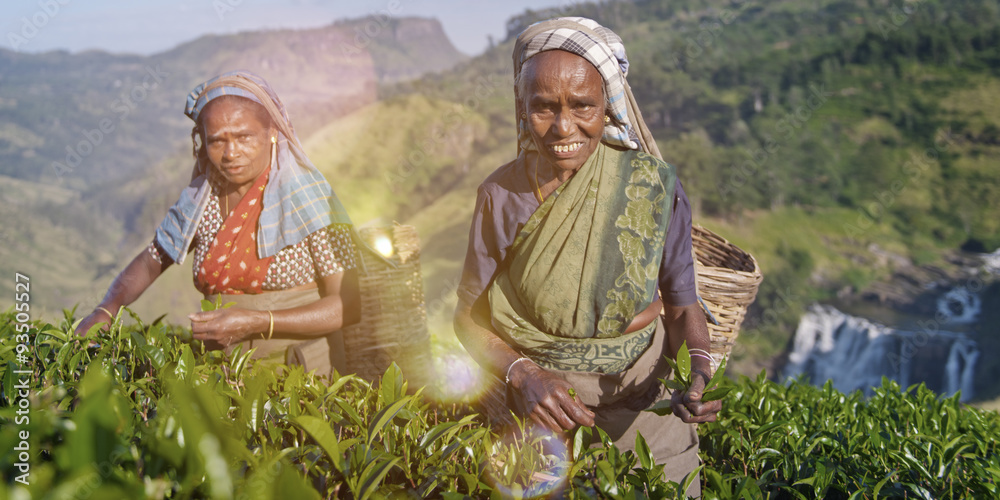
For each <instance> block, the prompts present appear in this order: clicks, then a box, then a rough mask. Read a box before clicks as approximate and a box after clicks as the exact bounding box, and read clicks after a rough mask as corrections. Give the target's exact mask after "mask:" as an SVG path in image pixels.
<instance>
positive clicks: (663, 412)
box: [646, 399, 674, 417]
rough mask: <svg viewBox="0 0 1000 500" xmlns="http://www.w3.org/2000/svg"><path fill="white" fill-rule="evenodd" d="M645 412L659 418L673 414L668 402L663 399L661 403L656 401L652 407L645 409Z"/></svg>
mask: <svg viewBox="0 0 1000 500" xmlns="http://www.w3.org/2000/svg"><path fill="white" fill-rule="evenodd" d="M646 411H649V412H653V413H655V414H657V415H659V416H661V417H664V416H667V415H670V414H671V413H673V412H674V410H673V408H671V407H670V400H669V399H664V400H663V401H657V402H656V403H655V404H653V406H650V407H649V408H646Z"/></svg>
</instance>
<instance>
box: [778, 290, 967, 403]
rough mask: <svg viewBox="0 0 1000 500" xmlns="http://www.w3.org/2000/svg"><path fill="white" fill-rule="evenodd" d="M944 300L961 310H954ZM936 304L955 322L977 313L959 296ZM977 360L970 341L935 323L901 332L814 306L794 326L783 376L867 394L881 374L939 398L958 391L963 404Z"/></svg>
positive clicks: (828, 307)
mask: <svg viewBox="0 0 1000 500" xmlns="http://www.w3.org/2000/svg"><path fill="white" fill-rule="evenodd" d="M949 300H952V301H959V302H961V304H962V305H963V306H964V307H965V308H964V309H961V310H960V311H959V310H958V309H959V308H958V306H957V305H955V304H948V303H947V301H949ZM976 300H977V301H978V297H977V298H976ZM941 302H942V303H945V304H944V307H945V308H947V309H948V311H950V313H949V314H950V316H949V317H950V318H954V319H956V320H957V321H955V323H958V322H970V321H974V320H975V316H976V314H978V310H975V312H973V309H975V308H976V307H978V302H975V303H974V304H973V303H971V301H970V300H968V297H965V296H961V297H959V296H955V297H948V296H946V297H943V298H942V301H941ZM978 357H979V349H978V347H977V345H976V342H975V341H973V340H972V339H971V338H969V337H967V336H966V335H964V334H962V333H955V332H948V331H942V330H939V329H938V328H937V324H936V323H934V325H933V328H931V327H929V326H927V325H926V324H925V325H922V326H921V327H920V328H918V329H916V330H901V329H895V328H890V327H886V326H883V325H880V324H877V323H873V322H871V321H868V320H866V319H864V318H858V317H855V316H850V315H848V314H845V313H843V312H841V311H839V310H837V309H836V308H834V307H831V306H824V305H818V304H814V305H812V306H810V307H809V310H808V312H807V313H806V314H805V315H804V316H803V317H802V319H801V321H800V322H799V327H798V330H797V331H796V332H795V339H794V345H793V348H792V352H791V353H790V354H789V357H788V364H787V365H786V367H785V376H786V377H798V376H800V375H805V376H806V377H807V379H808V380H809V381H810V382H812V383H816V384H822V383H824V382H825V381H827V380H830V381H831V382H832V383H833V386H834V387H836V388H837V389H838V390H840V391H841V392H852V391H854V390H858V389H860V390H862V391H865V392H870V390H871V387H873V386H879V385H881V383H882V377H883V376H885V377H888V378H889V379H892V380H895V381H897V382H899V384H900V385H902V386H903V387H906V386H909V385H910V384H915V383H920V382H924V383H926V384H927V386H928V387H929V388H930V389H933V390H935V391H937V392H939V393H942V394H947V395H951V394H954V393H955V392H957V391H959V390H960V391H962V396H961V399H962V400H963V401H965V400H968V399H969V398H971V397H972V388H973V377H974V370H975V364H976V359H977V358H978Z"/></svg>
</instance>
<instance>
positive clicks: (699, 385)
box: [670, 369, 722, 424]
mask: <svg viewBox="0 0 1000 500" xmlns="http://www.w3.org/2000/svg"><path fill="white" fill-rule="evenodd" d="M709 379H711V376H709V374H708V372H707V371H705V370H703V369H702V370H694V371H692V372H691V386H690V387H688V390H687V391H686V392H681V391H674V392H673V394H672V395H671V396H670V408H671V409H672V410H673V411H674V415H677V416H678V417H680V419H681V420H682V421H684V422H686V423H689V424H693V423H701V422H715V418H716V414H717V413H719V410H721V409H722V401H721V400H716V401H708V402H704V403H703V402H702V401H701V395H702V394H704V393H705V383H706V382H707V381H708V380H709Z"/></svg>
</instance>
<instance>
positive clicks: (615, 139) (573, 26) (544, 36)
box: [513, 17, 660, 157]
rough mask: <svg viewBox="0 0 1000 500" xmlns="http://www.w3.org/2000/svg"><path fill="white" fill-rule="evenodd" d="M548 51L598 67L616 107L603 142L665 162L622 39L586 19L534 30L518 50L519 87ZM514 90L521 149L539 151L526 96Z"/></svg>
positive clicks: (552, 22)
mask: <svg viewBox="0 0 1000 500" xmlns="http://www.w3.org/2000/svg"><path fill="white" fill-rule="evenodd" d="M546 50H565V51H567V52H571V53H573V54H576V55H578V56H580V57H583V58H584V59H586V60H587V61H588V62H590V64H593V65H594V67H595V68H597V71H598V72H599V73H600V74H601V79H602V80H604V93H605V95H606V96H607V101H608V102H609V103H610V105H611V109H609V110H608V112H609V114H610V115H612V116H614V118H615V119H614V120H612V121H611V122H610V123H608V124H607V125H605V127H604V137H603V139H602V140H603V141H604V142H605V143H607V144H611V145H614V146H620V147H625V148H628V149H639V148H640V147H641V148H642V150H644V151H646V152H647V153H650V154H652V155H654V156H656V157H660V151H659V149H658V148H657V147H656V142H655V141H653V138H652V135H651V134H650V133H649V130H648V128H647V127H646V124H645V122H643V120H642V114H641V113H640V112H639V107H638V106H637V105H636V103H635V97H634V96H633V95H632V89H631V88H630V87H629V85H628V81H626V80H625V77H626V76H627V75H628V57H627V56H626V55H625V45H624V44H623V43H622V39H621V38H620V37H619V36H618V35H617V34H615V32H613V31H611V30H610V29H608V28H605V27H604V26H601V25H600V24H598V23H597V22H596V21H594V20H592V19H587V18H585V17H560V18H556V19H549V20H547V21H541V22H538V23H535V24H532V25H531V26H529V27H528V28H527V29H525V30H524V31H523V32H521V34H520V35H518V37H517V42H516V43H515V45H514V54H513V59H514V79H515V81H517V79H518V77H519V75H520V74H521V67H522V66H524V63H525V61H527V60H528V59H530V58H531V57H533V56H535V55H537V54H538V53H540V52H544V51H546ZM517 92H518V91H517V88H516V85H515V89H514V93H515V96H514V102H515V108H516V109H515V112H516V119H517V139H518V149H520V150H522V151H529V150H534V149H535V144H534V141H532V139H531V134H530V133H529V132H528V126H527V123H526V122H525V120H524V119H522V114H523V113H524V111H525V110H524V103H523V101H522V96H520V95H517Z"/></svg>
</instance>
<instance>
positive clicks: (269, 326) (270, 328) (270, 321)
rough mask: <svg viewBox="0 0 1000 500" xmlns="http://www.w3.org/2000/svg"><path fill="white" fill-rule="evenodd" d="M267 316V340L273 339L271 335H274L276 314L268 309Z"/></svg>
mask: <svg viewBox="0 0 1000 500" xmlns="http://www.w3.org/2000/svg"><path fill="white" fill-rule="evenodd" d="M267 318H268V324H267V337H265V340H271V335H274V314H271V311H267Z"/></svg>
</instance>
